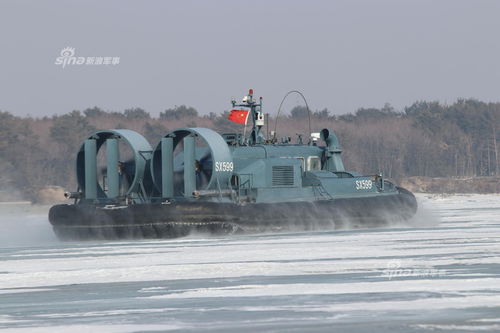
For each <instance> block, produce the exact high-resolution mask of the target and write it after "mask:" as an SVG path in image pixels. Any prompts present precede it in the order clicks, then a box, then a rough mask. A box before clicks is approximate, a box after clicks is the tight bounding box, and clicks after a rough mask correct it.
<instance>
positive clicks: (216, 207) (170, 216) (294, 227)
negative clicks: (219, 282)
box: [49, 188, 417, 240]
mask: <svg viewBox="0 0 500 333" xmlns="http://www.w3.org/2000/svg"><path fill="white" fill-rule="evenodd" d="M416 210H417V202H416V200H415V197H414V196H413V194H411V193H410V192H408V191H406V190H405V189H402V188H398V191H397V192H396V194H393V195H383V196H382V195H381V196H370V197H356V198H342V199H333V200H322V201H315V202H305V201H304V202H285V203H248V204H235V203H218V202H203V201H179V202H172V203H169V204H140V205H129V206H96V205H86V204H78V205H56V206H54V207H52V208H51V209H50V212H49V220H50V223H51V224H52V226H53V229H54V231H55V233H56V234H57V236H58V237H59V238H61V239H76V240H85V239H133V238H174V237H182V236H186V235H188V234H190V233H192V232H200V233H209V234H233V233H256V232H276V231H307V230H333V229H344V228H374V227H383V226H387V225H390V224H393V223H401V222H404V221H406V220H408V219H410V218H411V217H412V216H413V215H414V214H415V212H416Z"/></svg>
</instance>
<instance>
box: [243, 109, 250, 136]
mask: <svg viewBox="0 0 500 333" xmlns="http://www.w3.org/2000/svg"><path fill="white" fill-rule="evenodd" d="M249 114H250V112H248V113H247V116H246V118H245V127H243V142H245V138H246V133H247V122H248V115H249Z"/></svg>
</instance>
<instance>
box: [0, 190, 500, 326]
mask: <svg viewBox="0 0 500 333" xmlns="http://www.w3.org/2000/svg"><path fill="white" fill-rule="evenodd" d="M419 201H420V203H421V205H423V206H424V209H423V210H422V211H421V213H420V214H419V216H418V218H417V219H416V221H414V224H415V226H413V227H411V228H402V227H397V228H393V229H376V230H375V229H373V230H351V231H336V232H314V233H294V234H274V235H251V236H231V237H226V238H205V237H202V236H198V237H192V238H184V239H177V240H161V241H130V242H87V243H69V242H67V243H63V242H59V241H57V240H56V239H55V237H54V236H53V235H52V232H51V230H50V227H49V225H48V222H47V220H46V215H45V212H44V209H40V210H39V211H32V210H30V211H27V212H19V211H18V210H17V211H10V212H9V211H7V210H6V209H4V208H1V209H3V212H2V213H1V214H0V329H9V330H11V331H13V332H136V331H141V332H144V331H147V332H156V331H167V330H188V331H189V330H192V331H200V330H204V331H217V332H224V331H227V332H236V331H237V332H244V331H248V332H254V331H273V332H281V331H283V332H285V331H286V332H294V331H296V332H305V331H307V332H311V331H325V332H326V331H333V330H336V331H348V332H381V331H403V332H420V331H434V332H436V331H437V332H440V331H443V332H456V331H461V330H463V331H475V332H477V331H500V196H499V195H473V196H449V197H428V196H424V195H420V196H419Z"/></svg>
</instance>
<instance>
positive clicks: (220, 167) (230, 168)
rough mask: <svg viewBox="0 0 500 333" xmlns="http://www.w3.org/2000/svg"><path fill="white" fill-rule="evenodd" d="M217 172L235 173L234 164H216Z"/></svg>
mask: <svg viewBox="0 0 500 333" xmlns="http://www.w3.org/2000/svg"><path fill="white" fill-rule="evenodd" d="M215 171H233V162H215Z"/></svg>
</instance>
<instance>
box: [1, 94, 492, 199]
mask: <svg viewBox="0 0 500 333" xmlns="http://www.w3.org/2000/svg"><path fill="white" fill-rule="evenodd" d="M227 115H228V111H224V112H221V113H218V114H217V113H213V112H211V113H209V114H206V115H201V114H199V112H198V111H197V110H196V109H195V108H193V107H189V106H186V105H181V106H176V107H173V108H169V109H166V110H165V111H163V112H161V113H160V114H159V116H158V117H153V116H151V115H150V114H149V113H148V112H147V111H145V110H143V109H141V108H130V109H126V110H124V111H123V112H114V111H105V110H102V109H101V108H99V107H93V108H88V109H85V110H83V111H79V110H74V111H71V112H69V113H67V114H63V115H55V116H52V117H43V118H32V117H17V116H14V115H13V114H11V113H9V112H5V111H0V191H3V192H8V191H11V190H13V189H16V190H18V191H21V192H22V193H23V195H24V196H25V198H28V199H31V200H36V193H37V191H38V190H39V189H40V188H43V187H44V186H47V185H57V186H62V187H65V188H66V189H68V190H74V189H75V188H76V180H75V175H74V165H75V161H74V160H75V156H76V152H77V150H78V149H79V147H80V145H81V143H82V141H83V139H84V138H85V137H86V136H87V135H88V134H89V133H91V132H93V131H95V130H98V129H109V128H128V129H132V130H136V131H138V132H140V133H141V134H143V135H144V136H145V137H146V138H147V139H148V140H149V142H150V143H151V144H152V145H154V144H156V143H157V142H158V140H159V139H160V138H161V137H162V136H163V135H164V134H165V133H166V132H167V131H169V130H172V129H175V128H179V127H208V128H212V129H214V130H216V131H217V132H220V133H228V132H242V131H243V128H242V126H241V125H238V124H235V123H232V122H230V121H228V120H227ZM308 119H309V110H307V109H306V108H305V107H303V106H296V107H294V108H293V109H291V110H290V112H288V114H286V115H283V116H280V118H279V119H278V124H277V125H276V128H277V135H278V136H279V137H282V136H287V137H291V138H292V142H294V139H293V138H297V139H298V135H297V134H299V133H302V134H306V135H305V136H307V134H308V133H307V132H308ZM275 121H276V119H275V118H274V117H273V115H270V116H269V121H268V123H269V128H266V129H265V131H266V132H269V131H271V130H274V127H275ZM311 122H312V124H311V125H312V128H313V130H314V131H319V130H321V129H322V128H325V127H326V128H330V129H333V130H335V132H336V133H337V135H338V137H339V139H340V142H341V144H342V147H343V149H344V152H343V157H344V163H345V165H346V167H347V168H348V169H350V170H356V171H360V172H362V173H365V174H375V173H378V172H383V173H384V175H385V176H386V177H389V178H393V179H395V180H396V181H398V180H401V179H402V178H404V177H408V176H427V177H474V176H497V175H499V174H500V173H499V172H500V165H499V162H500V161H499V156H498V155H499V147H498V145H499V143H498V140H499V135H500V103H486V102H482V101H478V100H475V99H459V100H457V101H456V102H454V103H453V104H441V103H438V102H426V101H418V102H415V103H413V104H412V105H410V106H408V107H405V108H404V109H403V110H401V111H397V110H395V109H394V108H393V107H392V106H390V105H389V104H386V105H384V106H383V107H382V108H361V109H358V110H357V111H356V112H354V113H349V114H342V115H335V114H332V113H331V112H330V111H329V110H328V109H322V110H313V111H312V112H311ZM305 136H304V137H305Z"/></svg>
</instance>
